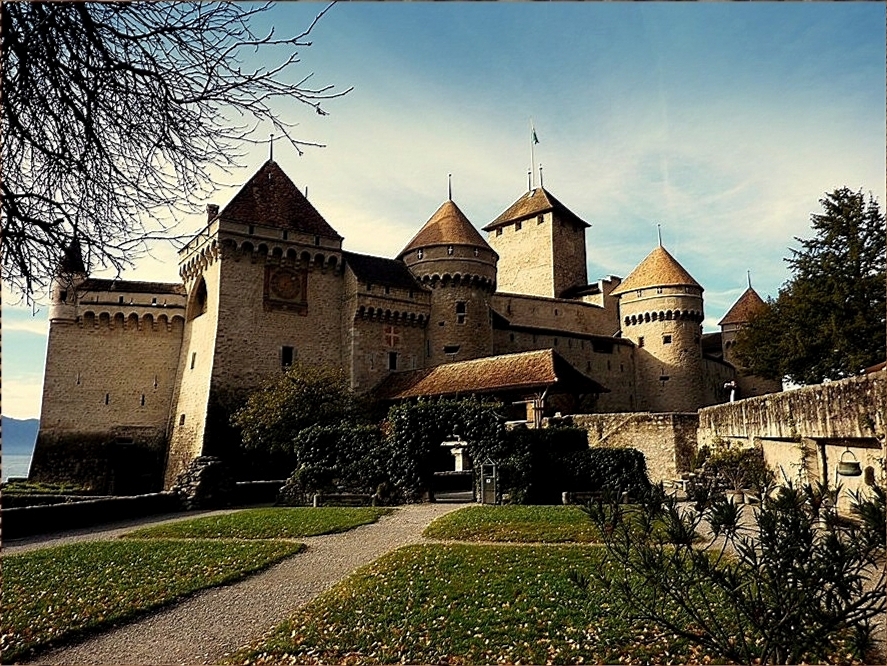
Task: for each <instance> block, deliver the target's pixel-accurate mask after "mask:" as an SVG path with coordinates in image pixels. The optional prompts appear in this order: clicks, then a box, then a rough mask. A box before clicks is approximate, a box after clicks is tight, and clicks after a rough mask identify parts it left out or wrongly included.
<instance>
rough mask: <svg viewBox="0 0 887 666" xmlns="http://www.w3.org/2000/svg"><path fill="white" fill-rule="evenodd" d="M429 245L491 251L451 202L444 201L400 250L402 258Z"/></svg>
mask: <svg viewBox="0 0 887 666" xmlns="http://www.w3.org/2000/svg"><path fill="white" fill-rule="evenodd" d="M431 245H470V246H472V247H479V248H482V249H484V250H490V251H492V248H491V247H490V246H489V245H487V242H486V241H485V240H484V238H483V236H481V235H480V232H479V231H478V230H477V229H475V228H474V225H473V224H471V222H469V221H468V218H467V217H465V213H463V212H462V211H461V210H459V207H458V206H457V205H456V204H455V203H453V201H452V200H447V201H444V202H443V204H441V207H440V208H438V209H437V211H436V212H435V213H434V215H432V216H431V219H430V220H428V221H427V222H426V223H425V226H423V227H422V228H421V229H419V233H417V234H416V235H415V236H413V240H411V241H410V242H409V243H407V246H406V247H405V248H404V249H403V250H401V252H400V255H398V256H403V255H405V254H406V253H407V252H410V251H411V250H415V249H416V248H420V247H429V246H431Z"/></svg>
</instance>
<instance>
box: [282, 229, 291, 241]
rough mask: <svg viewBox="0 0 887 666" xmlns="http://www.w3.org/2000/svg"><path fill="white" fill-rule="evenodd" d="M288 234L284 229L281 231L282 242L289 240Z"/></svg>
mask: <svg viewBox="0 0 887 666" xmlns="http://www.w3.org/2000/svg"><path fill="white" fill-rule="evenodd" d="M289 237H290V232H289V231H287V230H286V229H284V230H283V240H289Z"/></svg>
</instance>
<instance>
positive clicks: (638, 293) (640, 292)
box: [634, 289, 644, 296]
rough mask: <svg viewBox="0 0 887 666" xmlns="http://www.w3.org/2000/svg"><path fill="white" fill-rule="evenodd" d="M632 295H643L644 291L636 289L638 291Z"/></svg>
mask: <svg viewBox="0 0 887 666" xmlns="http://www.w3.org/2000/svg"><path fill="white" fill-rule="evenodd" d="M634 293H635V296H640V295H641V294H643V293H644V290H643V289H638V290H637V291H636V292H634Z"/></svg>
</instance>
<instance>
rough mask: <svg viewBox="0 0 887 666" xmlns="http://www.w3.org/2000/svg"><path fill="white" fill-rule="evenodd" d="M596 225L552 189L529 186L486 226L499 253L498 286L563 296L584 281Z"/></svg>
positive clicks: (503, 290) (499, 289) (498, 288)
mask: <svg viewBox="0 0 887 666" xmlns="http://www.w3.org/2000/svg"><path fill="white" fill-rule="evenodd" d="M590 226H591V225H590V224H588V222H585V221H584V220H582V219H581V218H580V217H579V216H578V215H576V214H575V213H573V212H572V211H571V210H570V209H568V208H567V207H566V206H564V205H563V204H562V203H561V202H560V201H558V200H557V199H555V198H554V196H553V195H552V194H551V193H550V192H548V191H547V190H546V189H544V188H542V187H539V188H536V189H534V190H531V191H530V192H527V193H526V194H525V195H523V196H522V197H521V198H520V199H518V200H517V201H515V202H514V203H513V204H512V205H511V206H510V207H509V208H508V210H506V211H505V212H504V213H502V214H501V215H500V216H499V217H497V218H496V219H495V220H493V221H492V222H491V223H490V224H488V225H487V226H485V227H484V231H486V232H488V233H489V236H488V237H487V242H488V243H489V245H490V247H492V248H493V250H495V251H496V253H497V254H498V255H499V265H498V275H497V279H496V282H497V285H498V286H497V291H500V292H507V293H514V294H528V295H531V296H545V297H548V298H560V297H561V296H562V295H563V294H564V292H566V291H567V290H568V289H570V288H572V287H584V286H585V285H586V284H588V271H587V268H586V263H585V262H586V257H585V230H586V229H587V228H588V227H590Z"/></svg>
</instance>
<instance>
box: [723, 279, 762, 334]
mask: <svg viewBox="0 0 887 666" xmlns="http://www.w3.org/2000/svg"><path fill="white" fill-rule="evenodd" d="M766 307H767V304H766V303H764V300H763V299H762V298H761V297H760V296H758V292H756V291H755V290H754V289H752V288H751V287H749V288H748V289H746V290H745V292H744V293H743V294H742V296H740V297H739V300H738V301H736V302H735V303H734V304H733V307H732V308H730V309H729V310H727V314H725V315H724V318H723V319H721V321H719V322H718V326H725V325H727V324H746V323H748V322H749V321H750V320H751V318H752V316H753V315H754V314H755V313H756V312H758V311H759V310H761V309H762V308H766Z"/></svg>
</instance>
